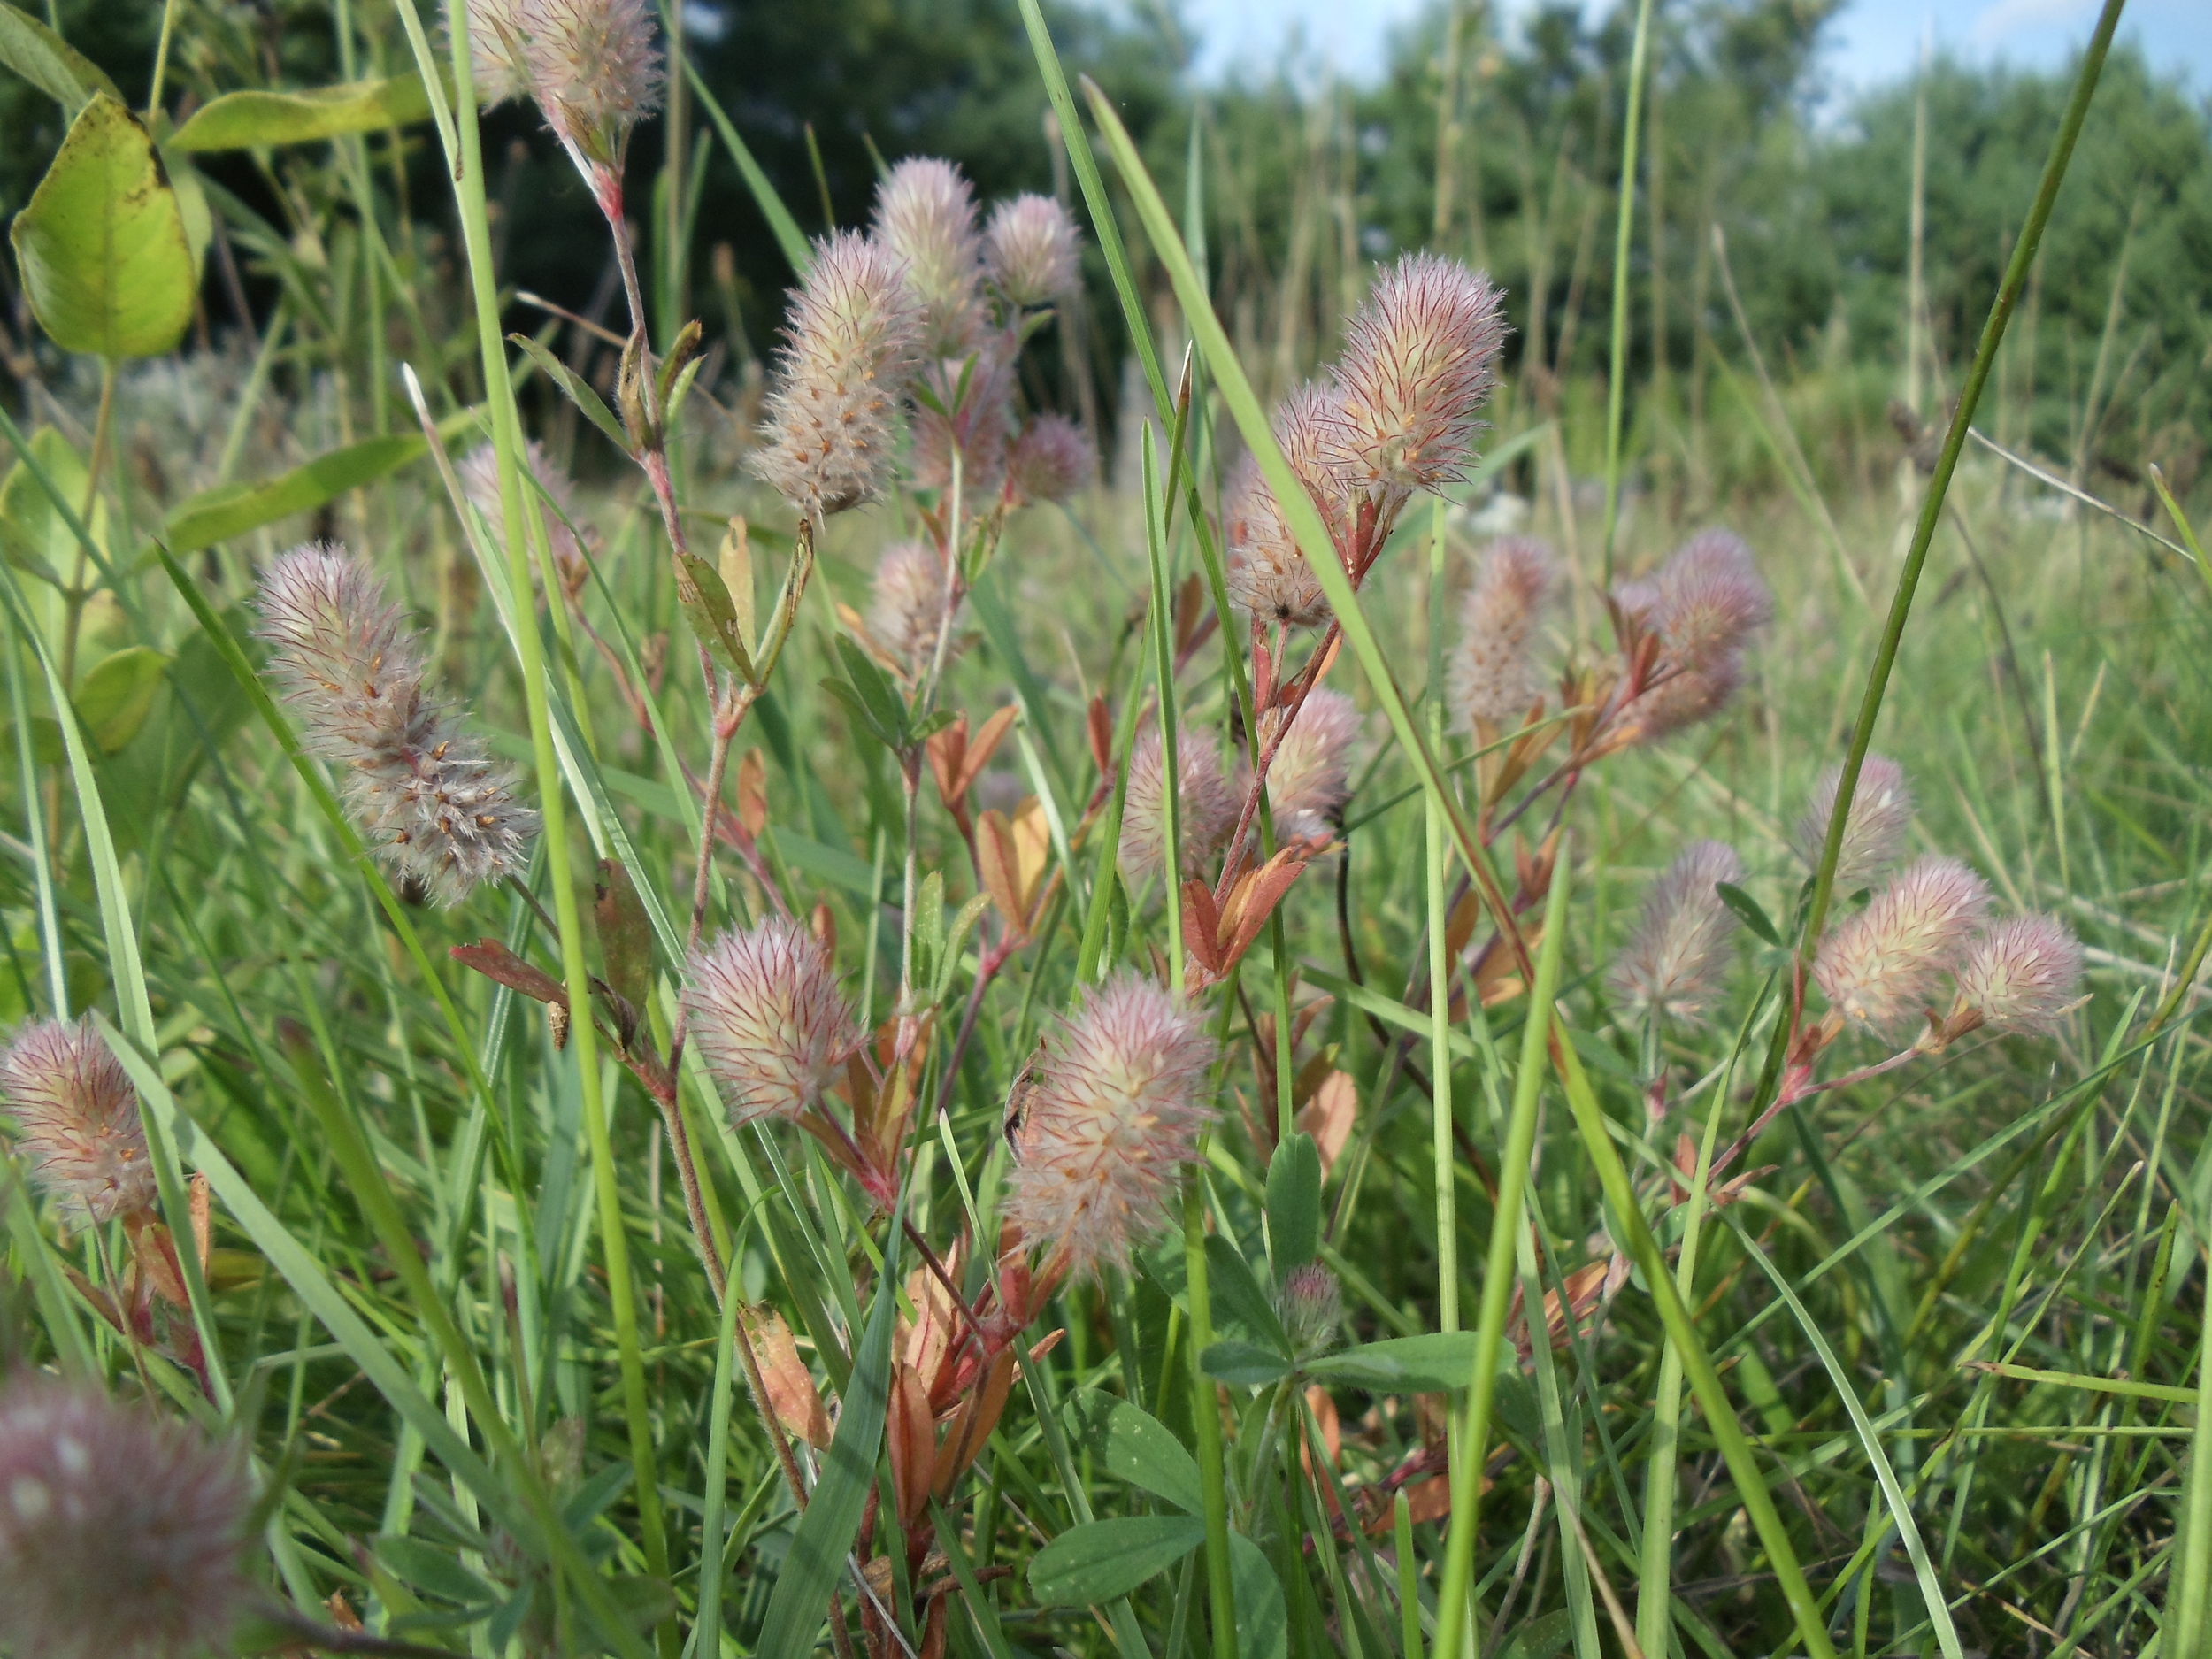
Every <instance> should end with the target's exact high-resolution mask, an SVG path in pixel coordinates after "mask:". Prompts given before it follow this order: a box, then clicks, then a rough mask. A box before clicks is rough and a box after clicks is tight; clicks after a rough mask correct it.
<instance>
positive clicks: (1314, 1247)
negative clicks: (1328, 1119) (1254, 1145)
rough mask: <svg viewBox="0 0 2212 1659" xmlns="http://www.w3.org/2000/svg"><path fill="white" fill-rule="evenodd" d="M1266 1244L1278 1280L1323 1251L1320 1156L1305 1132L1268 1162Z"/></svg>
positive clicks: (1293, 1138) (1285, 1145)
mask: <svg viewBox="0 0 2212 1659" xmlns="http://www.w3.org/2000/svg"><path fill="white" fill-rule="evenodd" d="M1267 1242H1268V1248H1270V1249H1271V1251H1272V1252H1273V1253H1274V1256H1275V1277H1276V1278H1277V1279H1282V1278H1284V1277H1285V1276H1286V1275H1287V1274H1288V1273H1289V1272H1290V1271H1291V1270H1292V1269H1293V1268H1298V1267H1303V1266H1304V1265H1305V1264H1306V1263H1309V1262H1310V1261H1312V1260H1313V1258H1314V1256H1315V1255H1316V1253H1317V1252H1318V1251H1319V1249H1320V1248H1321V1153H1320V1149H1319V1148H1317V1147H1316V1146H1315V1145H1314V1143H1313V1137H1312V1136H1311V1135H1310V1134H1306V1133H1303V1132H1301V1133H1297V1134H1294V1135H1293V1136H1291V1138H1290V1139H1289V1140H1287V1141H1284V1142H1283V1143H1282V1144H1281V1145H1280V1146H1279V1147H1277V1148H1275V1156H1273V1157H1272V1158H1271V1159H1270V1160H1269V1161H1268V1165H1267Z"/></svg>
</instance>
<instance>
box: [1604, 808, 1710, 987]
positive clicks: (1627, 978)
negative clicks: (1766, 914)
mask: <svg viewBox="0 0 2212 1659" xmlns="http://www.w3.org/2000/svg"><path fill="white" fill-rule="evenodd" d="M1742 875H1743V863H1742V861H1741V860H1740V859H1739V858H1738V857H1737V856H1736V849H1734V848H1732V847H1731V846H1729V845H1728V844H1727V843H1725V842H1724V841H1693V842H1692V843H1691V844H1690V845H1689V846H1687V847H1686V848H1684V849H1682V851H1681V853H1680V854H1678V856H1676V858H1675V861H1674V862H1673V863H1672V864H1669V865H1668V866H1667V868H1666V871H1665V872H1664V873H1663V874H1662V875H1661V876H1660V878H1659V879H1658V880H1656V881H1655V882H1653V883H1652V886H1651V891H1650V893H1649V894H1647V895H1646V896H1645V898H1644V909H1643V914H1642V915H1641V916H1640V917H1639V918H1637V921H1636V931H1635V932H1634V933H1632V934H1630V935H1629V940H1628V943H1627V945H1626V946H1625V947H1624V949H1622V951H1621V954H1620V956H1619V958H1618V959H1617V961H1616V962H1615V963H1614V964H1613V971H1612V973H1611V974H1610V975H1609V979H1610V982H1611V984H1612V987H1613V993H1614V995H1617V996H1618V997H1619V998H1620V999H1621V1001H1622V1002H1623V1003H1624V1005H1625V1006H1627V1007H1629V1008H1631V1009H1633V1010H1636V1011H1637V1012H1638V1013H1650V1012H1653V1011H1656V1012H1657V1013H1659V1014H1660V1015H1661V1016H1662V1017H1663V1018H1668V1019H1672V1020H1678V1021H1681V1022H1682V1023H1684V1024H1686V1025H1701V1024H1702V1023H1703V1022H1704V1019H1705V1017H1706V1015H1707V1013H1708V1012H1709V1010H1711V1007H1712V1002H1713V997H1714V995H1715V994H1716V993H1717V991H1718V990H1719V989H1720V981H1721V979H1722V976H1723V975H1724V974H1725V973H1726V972H1727V971H1728V956H1729V944H1730V941H1732V938H1733V937H1734V934H1735V931H1736V916H1735V912H1734V911H1732V910H1730V909H1729V908H1728V907H1727V906H1726V905H1725V904H1724V903H1722V902H1721V901H1720V895H1719V894H1718V893H1717V892H1716V891H1715V889H1716V888H1717V887H1718V886H1719V885H1720V884H1721V883H1722V882H1724V881H1735V880H1738V879H1740V878H1741V876H1742Z"/></svg>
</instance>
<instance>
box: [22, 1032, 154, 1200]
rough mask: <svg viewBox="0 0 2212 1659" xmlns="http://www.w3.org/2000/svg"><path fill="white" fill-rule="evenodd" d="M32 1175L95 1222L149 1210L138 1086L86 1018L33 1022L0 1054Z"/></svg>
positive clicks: (150, 1181)
mask: <svg viewBox="0 0 2212 1659" xmlns="http://www.w3.org/2000/svg"><path fill="white" fill-rule="evenodd" d="M0 1094H5V1095H6V1096H7V1108H8V1112H9V1115H10V1116H11V1117H12V1118H14V1120H15V1126H16V1130H17V1133H19V1134H20V1135H21V1137H22V1141H23V1149H24V1151H25V1152H26V1153H27V1154H28V1155H29V1156H30V1160H31V1179H32V1180H33V1181H34V1182H35V1183H36V1184H37V1185H38V1186H39V1187H42V1188H44V1189H45V1190H46V1191H47V1192H49V1193H51V1194H54V1195H55V1196H56V1197H57V1198H58V1199H61V1200H62V1201H63V1202H65V1203H66V1204H68V1205H69V1206H70V1207H71V1208H73V1209H74V1210H77V1211H79V1212H80V1213H81V1215H82V1216H83V1217H86V1218H87V1219H88V1220H90V1221H92V1222H94V1223H96V1224H98V1223H104V1222H109V1221H112V1220H114V1219H115V1217H118V1216H127V1215H133V1214H135V1213H137V1212H138V1211H141V1210H150V1209H152V1208H153V1205H154V1201H155V1196H156V1194H155V1191H154V1166H153V1164H152V1161H151V1160H150V1159H149V1158H148V1156H146V1130H145V1125H143V1124H142V1123H141V1122H140V1121H139V1116H138V1091H137V1090H136V1089H134V1088H133V1087H131V1079H130V1077H129V1074H128V1073H127V1072H126V1071H124V1070H123V1067H122V1064H121V1063H120V1062H119V1061H118V1060H117V1059H116V1057H115V1056H114V1055H113V1054H112V1053H111V1052H110V1051H109V1049H108V1046H107V1043H106V1042H105V1041H104V1040H103V1039H102V1038H101V1036H100V1033H98V1032H96V1031H95V1030H94V1029H93V1027H92V1022H91V1021H90V1020H82V1021H80V1022H78V1023H77V1024H74V1025H67V1024H65V1023H63V1022H62V1021H60V1020H58V1019H39V1020H33V1021H31V1022H30V1023H29V1024H28V1025H25V1026H24V1027H23V1028H22V1029H21V1030H20V1031H19V1032H17V1033H16V1035H15V1041H13V1042H12V1043H11V1044H10V1045H9V1046H8V1051H7V1054H6V1056H5V1057H4V1058H0Z"/></svg>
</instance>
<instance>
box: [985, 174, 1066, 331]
mask: <svg viewBox="0 0 2212 1659" xmlns="http://www.w3.org/2000/svg"><path fill="white" fill-rule="evenodd" d="M1078 247H1079V239H1078V235H1077V232H1076V228H1075V221H1074V220H1072V219H1070V218H1069V217H1068V211H1067V209H1065V208H1064V207H1062V206H1061V205H1060V204H1058V203H1057V202H1056V201H1054V200H1053V199H1052V198H1051V197H1050V196H1016V197H1014V198H1013V200H1011V201H1010V202H1001V203H1000V204H998V205H997V206H996V207H995V208H993V209H992V210H991V218H990V222H989V223H988V224H987V225H985V226H984V227H983V265H984V269H985V270H986V271H987V272H988V273H990V277H991V281H992V283H993V285H994V286H995V287H996V288H997V289H998V291H999V292H1000V293H1001V294H1002V295H1004V296H1006V300H1007V303H1009V304H1011V305H1016V306H1021V307H1029V306H1034V305H1049V304H1050V303H1052V302H1053V301H1054V300H1056V299H1059V298H1061V297H1063V296H1066V295H1069V294H1072V293H1073V292H1074V291H1075V288H1076V284H1077V283H1078V282H1079V281H1080V280H1081V277H1082V267H1081V265H1080V264H1079V254H1078V251H1077V250H1078Z"/></svg>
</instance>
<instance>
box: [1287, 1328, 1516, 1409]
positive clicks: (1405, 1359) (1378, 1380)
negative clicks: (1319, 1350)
mask: <svg viewBox="0 0 2212 1659" xmlns="http://www.w3.org/2000/svg"><path fill="white" fill-rule="evenodd" d="M1474 1363H1475V1333H1474V1332H1472V1331H1432V1332H1430V1333H1428V1334H1427V1335H1425V1336H1395V1337H1392V1338H1390V1339H1389V1340H1387V1341H1382V1342H1366V1343H1363V1344H1362V1345H1361V1346H1359V1347H1358V1348H1346V1349H1345V1350H1344V1351H1343V1352H1342V1353H1340V1354H1325V1355H1323V1356H1321V1357H1320V1358H1319V1359H1316V1360H1310V1361H1308V1362H1307V1363H1306V1371H1307V1373H1308V1374H1309V1375H1310V1376H1312V1377H1314V1378H1316V1379H1319V1380H1321V1381H1323V1382H1333V1383H1345V1384H1348V1385H1349V1386H1352V1387H1355V1388H1364V1389H1367V1390H1368V1391H1369V1392H1371V1393H1382V1392H1385V1391H1394V1392H1398V1393H1412V1394H1433V1393H1437V1392H1440V1391H1441V1390H1445V1389H1451V1388H1464V1387H1465V1386H1467V1375H1468V1372H1469V1371H1471V1369H1472V1368H1473V1366H1474Z"/></svg>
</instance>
